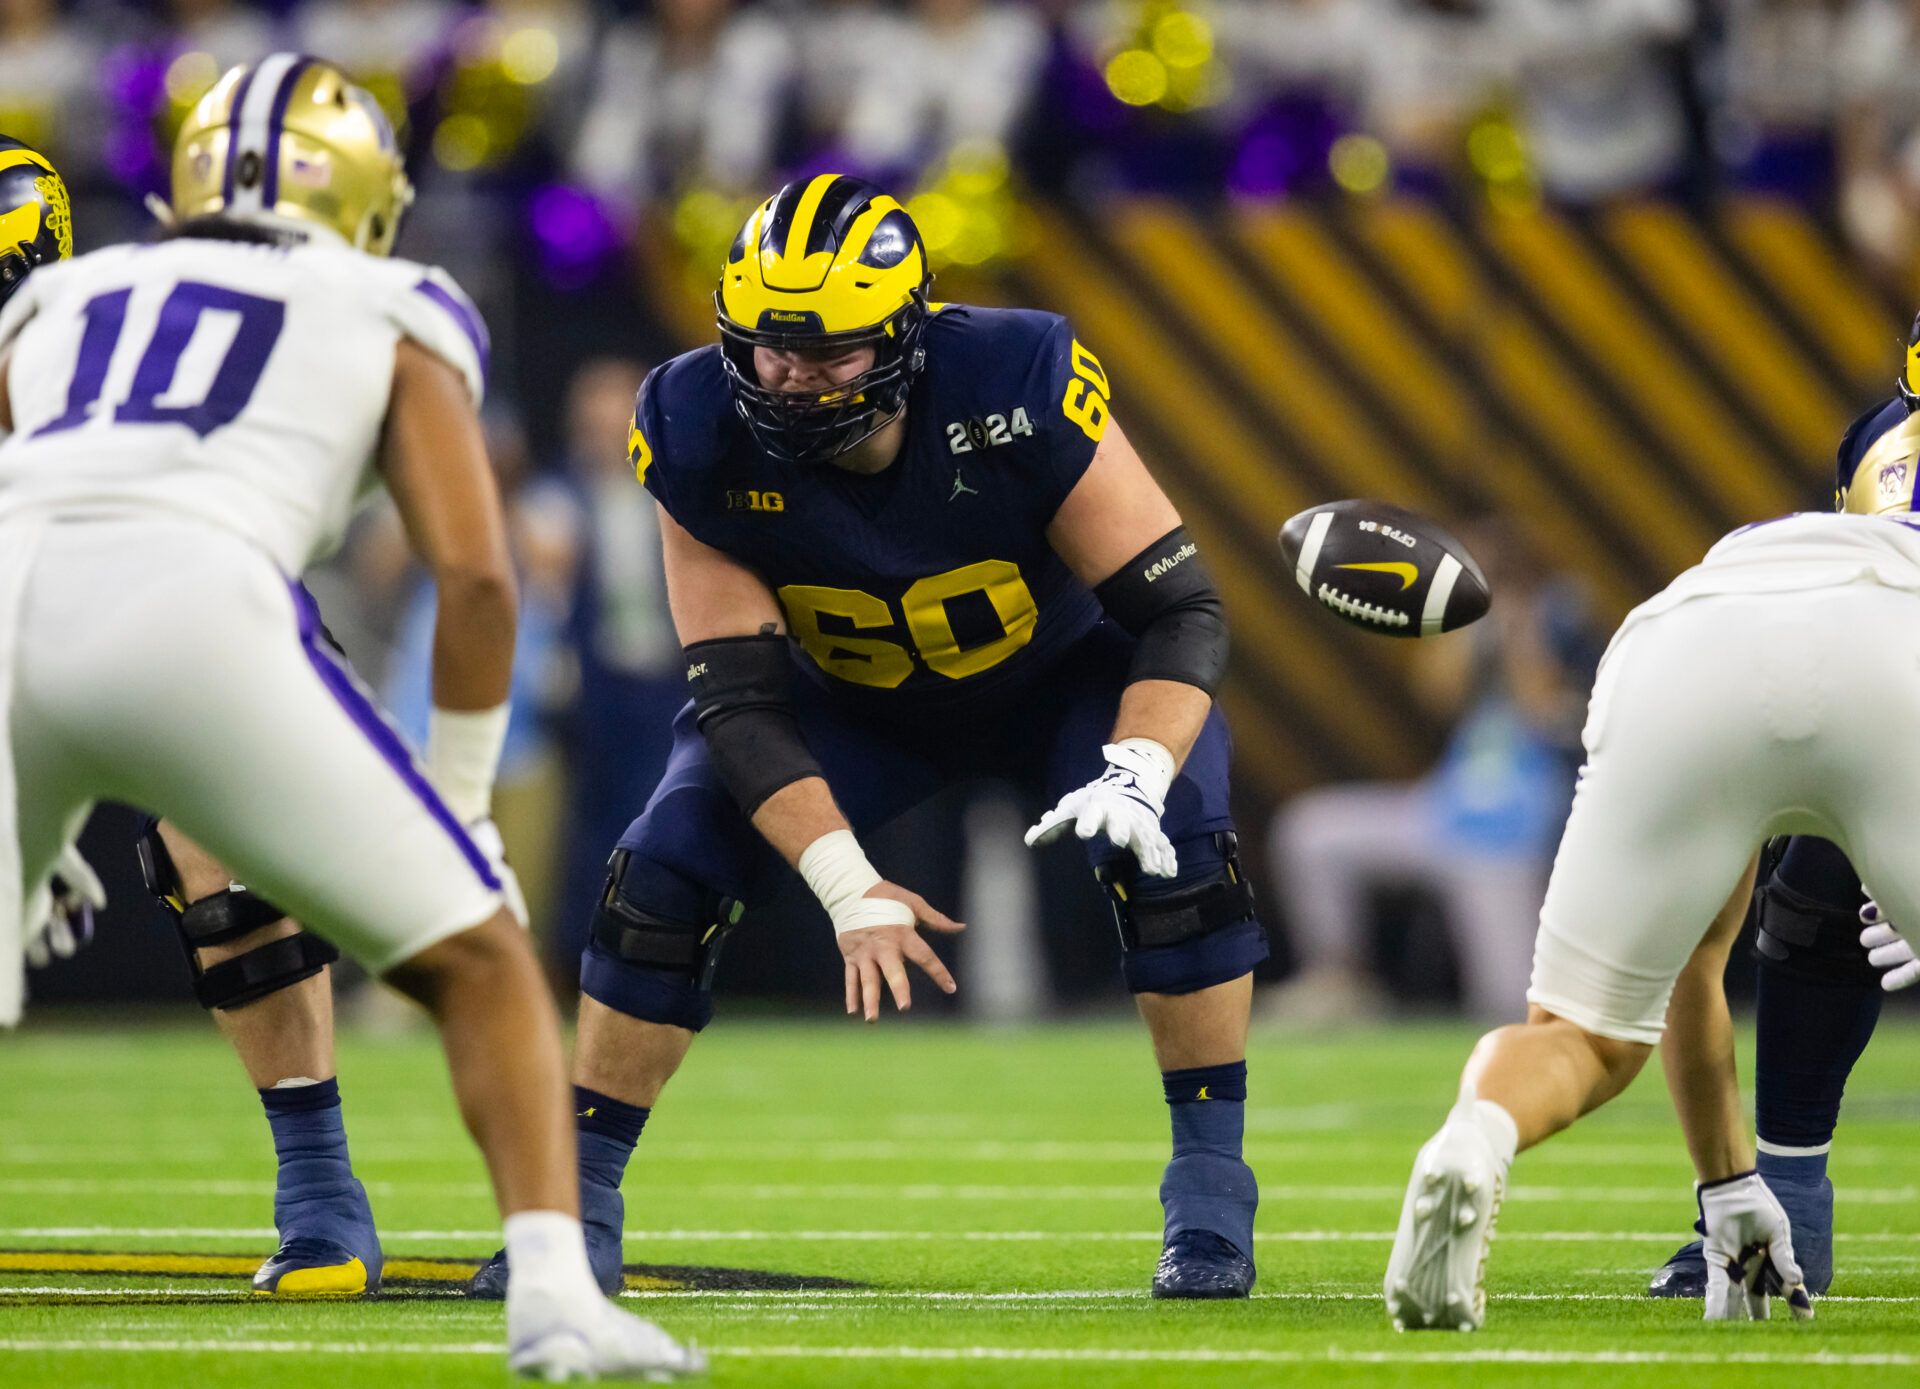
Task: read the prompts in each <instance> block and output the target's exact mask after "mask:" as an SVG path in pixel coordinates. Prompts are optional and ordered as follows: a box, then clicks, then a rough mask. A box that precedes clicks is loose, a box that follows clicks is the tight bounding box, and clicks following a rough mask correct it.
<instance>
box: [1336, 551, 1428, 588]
mask: <svg viewBox="0 0 1920 1389" xmlns="http://www.w3.org/2000/svg"><path fill="white" fill-rule="evenodd" d="M1333 567H1334V568H1335V569H1371V570H1374V571H1376V572H1378V573H1381V574H1398V575H1399V576H1400V591H1401V592H1402V593H1405V592H1406V591H1407V590H1408V589H1410V588H1412V587H1413V581H1414V580H1415V579H1417V578H1419V577H1420V571H1419V569H1417V568H1415V567H1414V566H1413V565H1411V564H1408V563H1407V562H1406V561H1405V560H1399V559H1382V560H1373V561H1371V562H1369V563H1367V564H1336V565H1334V566H1333Z"/></svg>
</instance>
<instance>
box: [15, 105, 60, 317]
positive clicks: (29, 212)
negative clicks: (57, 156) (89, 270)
mask: <svg viewBox="0 0 1920 1389" xmlns="http://www.w3.org/2000/svg"><path fill="white" fill-rule="evenodd" d="M72 254H73V210H72V207H71V205H70V204H69V203H68V201H67V185H66V184H65V183H63V182H61V180H60V175H59V174H58V173H56V172H55V171H54V167H53V165H52V164H50V163H48V162H47V157H46V156H45V155H44V154H41V153H40V152H39V151H38V150H34V149H30V148H29V147H27V146H26V145H23V144H21V143H20V142H19V141H18V140H14V139H11V138H9V137H7V136H5V135H0V304H4V303H6V302H7V297H8V296H9V295H11V294H12V293H13V292H14V290H16V289H18V288H19V287H20V285H21V283H22V282H23V281H24V280H25V279H26V278H27V274H28V272H29V271H31V270H32V269H33V267H34V266H36V265H45V264H46V263H47V262H48V261H54V260H65V259H66V258H67V257H68V256H70V255H72Z"/></svg>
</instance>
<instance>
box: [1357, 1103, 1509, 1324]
mask: <svg viewBox="0 0 1920 1389" xmlns="http://www.w3.org/2000/svg"><path fill="white" fill-rule="evenodd" d="M1505 1190H1506V1173H1505V1172H1503V1171H1501V1169H1500V1161H1499V1159H1498V1158H1497V1157H1496V1156H1495V1155H1494V1152H1493V1147H1492V1145H1491V1144H1489V1143H1488V1142H1487V1139H1486V1136H1485V1135H1484V1134H1482V1133H1481V1132H1480V1130H1479V1129H1477V1128H1475V1127H1474V1126H1473V1125H1472V1124H1467V1123H1457V1122H1451V1123H1448V1124H1447V1125H1446V1126H1445V1127H1444V1128H1442V1129H1441V1130H1440V1132H1439V1133H1437V1134H1435V1135H1434V1136H1433V1137H1432V1138H1431V1139H1429V1140H1428V1141H1427V1146H1426V1147H1424V1148H1422V1149H1421V1150H1420V1156H1419V1157H1418V1158H1416V1159H1415V1160H1414V1164H1413V1179H1412V1180H1411V1181H1410V1182H1409V1183H1408V1184H1407V1199H1406V1204H1405V1205H1403V1206H1402V1207H1401V1210H1400V1233H1399V1234H1398V1235H1396V1236H1395V1237H1394V1241H1393V1254H1392V1256H1391V1257H1390V1258H1389V1259H1388V1260H1387V1280H1386V1295H1387V1315H1388V1316H1389V1317H1391V1318H1392V1319H1393V1329H1394V1330H1395V1331H1418V1330H1425V1329H1429V1328H1438V1329H1443V1330H1458V1331H1476V1330H1478V1329H1479V1328H1480V1326H1481V1325H1482V1324H1483V1323H1484V1322H1485V1321H1486V1319H1487V1291H1486V1288H1485V1287H1484V1286H1483V1284H1482V1281H1481V1280H1482V1278H1483V1277H1484V1275H1485V1273H1486V1265H1487V1246H1488V1245H1489V1244H1491V1243H1492V1242H1493V1221H1494V1217H1495V1216H1496V1215H1498V1214H1499V1212H1500V1198H1501V1197H1502V1196H1503V1195H1504V1194H1505Z"/></svg>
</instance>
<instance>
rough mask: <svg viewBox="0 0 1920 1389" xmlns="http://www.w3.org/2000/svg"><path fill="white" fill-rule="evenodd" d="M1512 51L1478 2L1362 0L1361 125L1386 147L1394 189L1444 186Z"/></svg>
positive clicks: (1507, 71) (1506, 75) (1499, 86)
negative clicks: (1363, 16) (1364, 8)
mask: <svg viewBox="0 0 1920 1389" xmlns="http://www.w3.org/2000/svg"><path fill="white" fill-rule="evenodd" d="M1581 2H1582V3H1584V0H1581ZM1516 56H1517V55H1516V50H1515V41H1514V37H1513V35H1512V34H1510V33H1509V32H1508V31H1507V28H1506V25H1505V24H1504V23H1503V22H1502V21H1501V19H1500V17H1499V16H1498V15H1496V14H1495V13H1494V12H1493V11H1492V10H1491V9H1490V8H1489V5H1487V4H1483V3H1481V0H1367V4H1366V11H1365V25H1364V29H1363V30H1362V38H1361V42H1360V45H1359V50H1358V53H1357V62H1358V81H1359V101H1360V125H1361V128H1362V129H1363V130H1365V131H1367V132H1368V133H1370V134H1372V135H1373V136H1375V137H1377V138H1378V139H1379V140H1380V141H1381V142H1382V143H1383V144H1385V146H1386V148H1387V154H1388V157H1389V159H1390V161H1391V166H1392V169H1393V180H1394V184H1395V186H1397V187H1400V188H1403V189H1407V190H1410V191H1416V192H1418V191H1425V192H1435V191H1440V190H1442V189H1445V188H1447V187H1449V186H1451V185H1452V184H1453V182H1454V181H1455V179H1456V178H1457V177H1458V176H1459V173H1460V171H1461V167H1462V165H1463V163H1464V159H1465V154H1466V144H1467V140H1466V136H1467V130H1468V127H1469V126H1470V125H1471V123H1472V121H1473V119H1474V117H1475V116H1477V115H1479V114H1480V113H1481V112H1482V111H1484V110H1485V109H1486V108H1487V107H1488V106H1489V105H1490V104H1492V103H1493V102H1494V101H1495V100H1496V99H1497V98H1498V97H1499V96H1500V94H1501V92H1502V90H1503V87H1504V84H1505V83H1506V82H1507V81H1509V80H1510V78H1511V77H1512V74H1513V67H1514V59H1515V57H1516Z"/></svg>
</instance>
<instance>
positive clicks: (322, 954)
mask: <svg viewBox="0 0 1920 1389" xmlns="http://www.w3.org/2000/svg"><path fill="white" fill-rule="evenodd" d="M135 848H136V851H137V853H138V854H139V856H140V876H141V877H142V878H144V879H145V880H146V884H147V891H148V892H151V893H152V894H153V895H154V896H155V897H156V898H158V899H159V901H160V904H161V905H162V906H164V907H165V908H166V909H167V914H168V915H169V916H170V917H172V918H173V924H174V928H175V929H176V930H178V931H179V932H180V944H181V947H182V948H183V949H184V950H185V952H186V956H187V968H188V969H189V970H191V971H192V973H193V996H194V997H195V998H196V999H198V1000H199V1002H200V1006H201V1007H202V1008H229V1009H230V1008H242V1007H245V1006H246V1005H247V1004H249V1003H255V1002H258V1001H259V1000H260V999H263V998H265V997H266V996H267V995H268V994H272V993H277V992H279V991H280V990H281V989H285V988H289V987H291V986H292V985H294V984H298V983H300V982H301V981H302V980H305V979H311V978H313V976H314V975H316V974H318V973H319V972H320V971H321V970H323V969H325V968H326V967H327V966H328V965H330V964H332V963H333V962H334V961H335V960H338V959H339V958H340V952H339V951H338V950H337V949H335V948H334V947H333V946H332V945H330V944H328V943H327V942H326V941H323V940H321V939H320V938H319V937H317V936H310V935H308V934H307V933H306V932H305V931H299V932H296V933H295V934H293V935H291V936H285V937H282V938H281V939H279V940H272V941H268V942H267V943H266V944H265V945H258V946H255V947H254V948H253V949H251V950H249V951H246V952H245V953H244V954H240V955H235V956H234V957H233V958H232V959H231V960H223V961H221V962H220V963H219V964H217V965H213V966H210V967H209V968H206V969H202V968H201V967H200V961H199V958H198V957H197V956H196V955H195V954H194V952H195V951H196V950H198V949H200V948H201V947H203V946H209V945H221V944H224V943H225V942H227V941H230V940H238V939H239V938H240V937H241V936H244V935H246V934H247V933H248V932H249V931H257V930H259V929H260V928H261V927H262V926H271V925H272V924H273V923H274V922H276V921H278V920H280V919H281V918H282V917H284V916H285V915H286V913H285V912H283V911H281V910H280V908H278V907H276V906H274V904H273V903H271V902H269V901H267V900H266V898H264V897H257V896H255V895H254V894H253V893H251V892H248V891H247V890H246V889H245V888H243V887H240V888H228V889H227V890H225V891H224V892H216V893H214V894H212V895H211V896H208V897H202V898H201V899H200V900H199V901H198V902H192V903H189V902H188V901H187V900H186V889H185V887H184V886H183V885H182V884H181V882H180V871H179V869H177V868H176V867H175V866H174V862H173V856H172V855H171V854H169V853H168V852H167V845H166V841H164V840H163V839H161V838H160V827H159V824H158V822H155V823H152V824H149V825H148V826H147V828H146V830H145V832H143V833H142V834H141V836H140V838H139V840H138V842H137V843H136V845H135Z"/></svg>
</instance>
